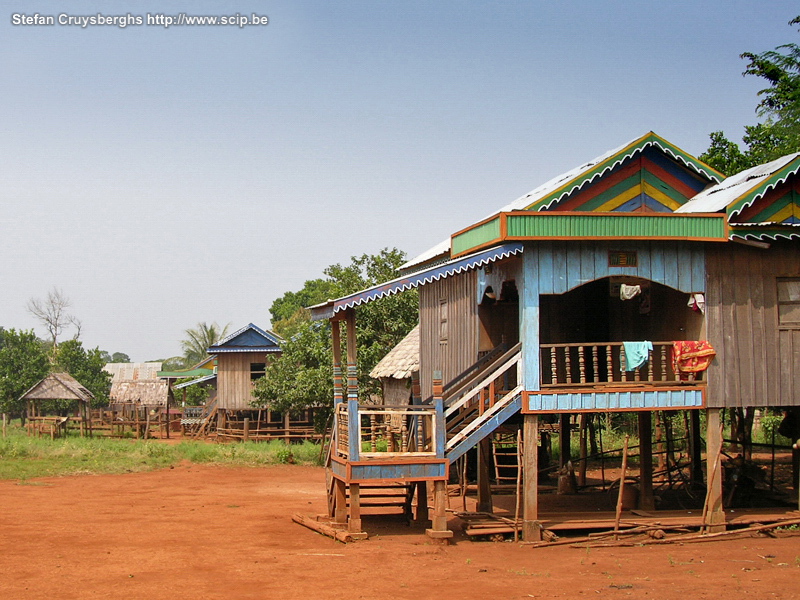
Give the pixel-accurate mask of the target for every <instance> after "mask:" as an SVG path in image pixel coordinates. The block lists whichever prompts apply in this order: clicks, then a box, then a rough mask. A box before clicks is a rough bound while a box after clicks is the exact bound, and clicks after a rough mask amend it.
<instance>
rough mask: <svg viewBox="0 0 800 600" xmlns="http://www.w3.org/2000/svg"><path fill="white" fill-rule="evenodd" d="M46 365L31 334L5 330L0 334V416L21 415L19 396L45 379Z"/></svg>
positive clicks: (43, 354)
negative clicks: (2, 413) (3, 414)
mask: <svg viewBox="0 0 800 600" xmlns="http://www.w3.org/2000/svg"><path fill="white" fill-rule="evenodd" d="M49 367H50V362H49V361H48V359H47V354H46V352H45V349H44V346H43V344H42V341H41V340H40V339H39V338H37V337H36V334H35V333H34V332H33V330H30V331H17V330H15V329H5V330H3V331H2V333H1V334H0V412H4V413H10V414H12V415H21V414H23V413H24V412H25V405H24V403H23V402H21V401H20V399H19V398H20V396H22V394H24V393H25V392H27V391H28V390H29V389H30V388H31V387H32V386H33V385H34V384H36V383H37V382H38V381H39V380H41V379H42V378H44V377H45V376H46V375H47V372H48V370H49Z"/></svg>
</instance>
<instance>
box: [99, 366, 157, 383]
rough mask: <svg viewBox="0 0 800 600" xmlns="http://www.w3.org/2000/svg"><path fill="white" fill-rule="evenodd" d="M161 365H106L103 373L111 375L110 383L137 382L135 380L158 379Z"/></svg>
mask: <svg viewBox="0 0 800 600" xmlns="http://www.w3.org/2000/svg"><path fill="white" fill-rule="evenodd" d="M162 364H163V363H160V362H144V363H107V364H106V366H104V367H103V371H106V372H108V373H111V381H112V382H113V381H120V380H129V381H133V380H137V379H158V372H159V371H160V370H161V366H162Z"/></svg>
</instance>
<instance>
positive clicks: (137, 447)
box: [0, 427, 320, 480]
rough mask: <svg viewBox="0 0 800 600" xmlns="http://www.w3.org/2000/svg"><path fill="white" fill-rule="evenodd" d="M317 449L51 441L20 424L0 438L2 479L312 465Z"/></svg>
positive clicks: (305, 446) (73, 439)
mask: <svg viewBox="0 0 800 600" xmlns="http://www.w3.org/2000/svg"><path fill="white" fill-rule="evenodd" d="M319 454H320V452H319V445H317V444H315V443H313V442H303V443H301V444H292V445H291V446H290V445H287V444H285V443H284V442H282V441H272V442H266V443H264V442H261V443H259V442H242V443H231V444H212V443H208V442H203V441H195V440H187V441H182V442H180V443H178V444H166V443H163V442H159V441H154V440H129V439H111V438H102V437H98V438H81V437H77V436H72V435H71V436H69V437H66V438H61V439H56V440H51V439H49V438H35V437H28V435H27V433H26V432H25V430H23V429H22V428H20V427H9V428H8V430H7V436H6V438H5V439H0V479H20V480H27V479H30V478H33V477H52V476H61V475H79V474H99V473H131V472H136V471H150V470H153V469H163V468H166V467H169V466H172V465H175V464H178V463H180V462H182V461H189V462H192V463H198V464H220V465H230V466H238V467H242V466H251V467H257V466H264V465H274V464H280V463H286V462H294V463H297V464H304V465H313V464H318V459H319ZM289 457H290V458H291V460H289Z"/></svg>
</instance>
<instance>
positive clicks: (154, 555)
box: [0, 465, 800, 600]
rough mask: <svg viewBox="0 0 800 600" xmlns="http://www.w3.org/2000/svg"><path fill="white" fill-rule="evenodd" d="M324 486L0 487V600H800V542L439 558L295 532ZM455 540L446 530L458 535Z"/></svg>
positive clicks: (394, 531) (304, 482) (431, 551)
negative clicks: (298, 518) (296, 519)
mask: <svg viewBox="0 0 800 600" xmlns="http://www.w3.org/2000/svg"><path fill="white" fill-rule="evenodd" d="M324 479H325V478H324V472H323V470H322V469H319V468H313V467H298V466H276V467H267V468H253V469H241V468H239V469H229V468H219V467H208V466H196V465H182V466H179V467H176V468H174V469H168V470H163V471H155V472H150V473H137V474H127V475H101V476H79V477H63V478H49V479H40V480H32V481H28V482H25V483H18V482H15V481H2V482H0V531H2V536H0V598H3V599H5V598H25V599H27V598H48V599H49V600H53V599H69V598H104V599H105V598H126V599H138V598H169V599H170V600H180V599H182V598H187V599H188V598H191V599H193V600H197V599H206V598H208V599H216V598H236V599H239V598H280V599H293V598H298V599H303V600H309V599H317V598H347V599H348V600H351V599H355V598H370V599H372V598H382V599H412V600H422V599H425V598H436V597H444V598H481V599H489V598H493V599H500V598H637V599H638V598H658V599H659V600H673V599H676V600H677V599H680V600H695V599H701V598H714V599H717V600H719V599H722V598H725V599H726V600H731V599H737V598H757V599H768V598H779V599H795V598H800V537H787V538H779V539H772V538H748V539H739V540H735V541H724V542H715V543H704V544H686V545H683V546H681V545H665V546H647V547H637V548H605V549H590V550H586V549H574V548H570V547H569V546H559V547H553V548H541V549H532V548H529V547H525V546H520V545H517V544H514V543H512V542H473V541H469V540H467V539H465V538H464V537H462V536H460V535H459V534H456V538H455V543H454V544H453V545H451V546H448V547H443V546H437V545H434V544H432V543H430V542H429V540H428V539H427V538H426V537H425V535H424V533H423V531H422V530H421V529H416V528H410V527H407V526H406V525H405V524H403V523H401V522H400V521H398V520H392V519H389V520H387V519H386V518H384V519H383V520H382V521H379V520H375V518H373V519H372V520H370V519H369V517H367V518H366V519H365V528H366V529H367V530H369V531H371V532H372V534H373V535H372V537H371V538H370V539H369V540H367V541H361V542H357V543H353V544H347V545H343V544H340V543H338V542H335V541H333V540H331V539H329V538H326V537H323V536H321V535H319V534H317V533H314V532H312V531H310V530H308V529H305V528H303V527H301V526H299V525H296V524H294V523H293V522H292V521H291V515H292V513H294V512H302V513H305V514H310V515H314V514H319V513H322V512H324V510H325V494H324ZM453 525H455V523H453Z"/></svg>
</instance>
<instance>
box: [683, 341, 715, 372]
mask: <svg viewBox="0 0 800 600" xmlns="http://www.w3.org/2000/svg"><path fill="white" fill-rule="evenodd" d="M716 355H717V353H716V352H715V351H714V348H713V347H712V346H711V344H709V343H708V342H706V341H693V340H686V341H682V342H672V365H673V367H674V368H675V373H697V372H698V371H705V370H706V369H707V368H708V365H709V364H711V361H712V360H713V359H714V357H715V356H716Z"/></svg>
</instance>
